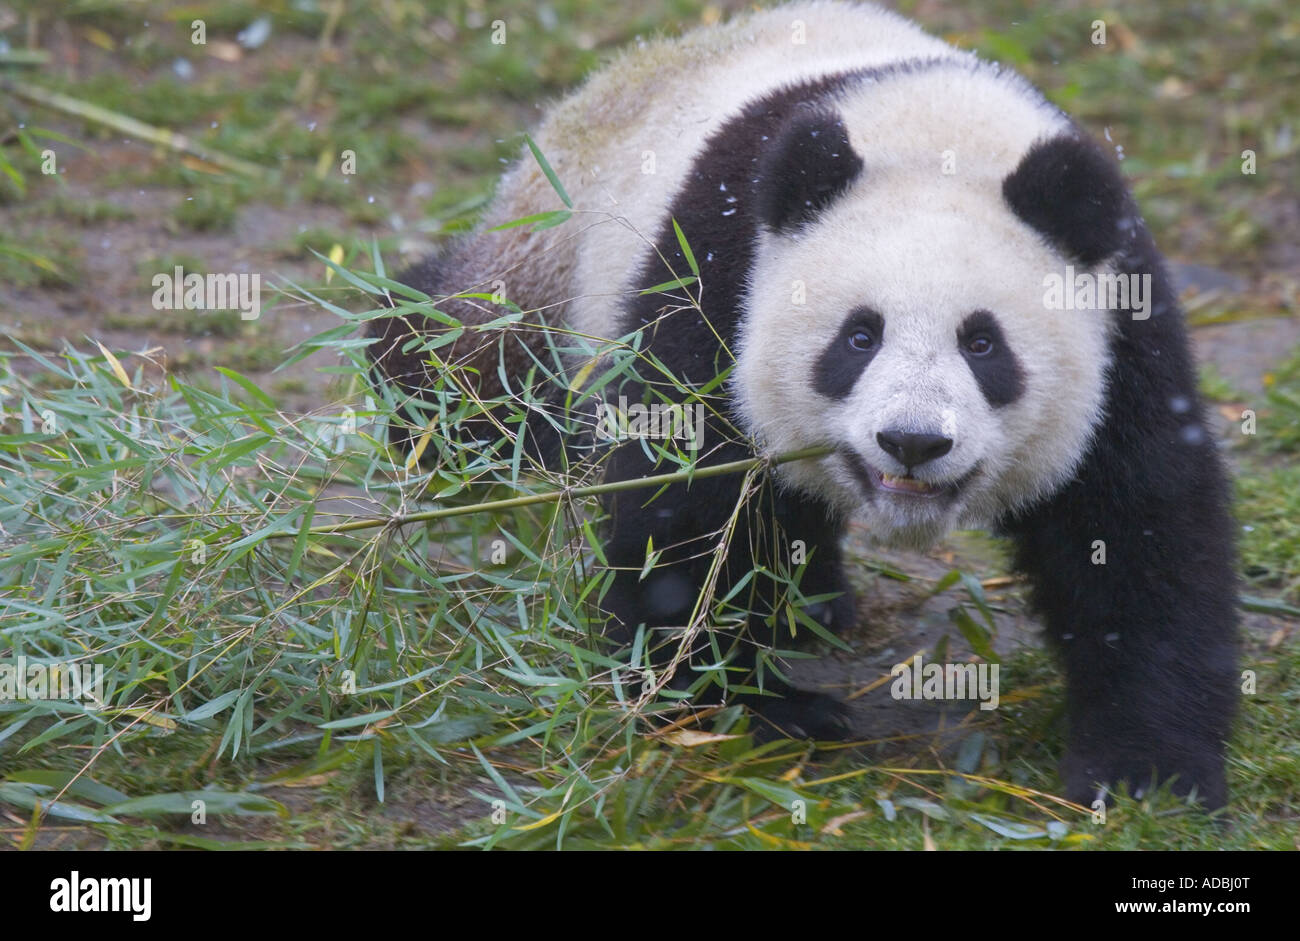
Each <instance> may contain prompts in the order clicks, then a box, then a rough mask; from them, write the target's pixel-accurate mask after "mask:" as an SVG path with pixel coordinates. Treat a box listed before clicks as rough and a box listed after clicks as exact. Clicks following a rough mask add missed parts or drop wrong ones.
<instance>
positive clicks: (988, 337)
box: [957, 310, 1025, 408]
mask: <svg viewBox="0 0 1300 941" xmlns="http://www.w3.org/2000/svg"><path fill="white" fill-rule="evenodd" d="M957 348H958V349H959V350H960V351H961V355H962V357H963V358H964V359H965V360H966V365H968V366H969V367H970V371H971V372H972V373H973V374H974V375H975V381H976V382H977V383H978V384H979V387H980V392H982V393H983V394H984V398H985V400H986V401H987V402H988V403H989V404H990V405H992V406H993V407H994V408H998V407H1000V406H1002V405H1010V404H1011V403H1012V402H1014V401H1015V400H1016V399H1018V398H1020V396H1021V395H1022V394H1024V391H1025V374H1024V371H1023V370H1021V368H1020V361H1019V360H1017V359H1016V354H1015V353H1013V352H1012V351H1011V347H1010V346H1009V345H1008V344H1007V341H1006V337H1004V336H1003V335H1002V328H1001V327H999V326H998V321H997V318H996V317H994V316H993V315H992V314H990V313H989V312H988V311H987V310H977V311H975V313H973V314H971V315H970V316H969V317H967V318H966V319H965V320H963V321H962V323H961V326H960V327H958V328H957Z"/></svg>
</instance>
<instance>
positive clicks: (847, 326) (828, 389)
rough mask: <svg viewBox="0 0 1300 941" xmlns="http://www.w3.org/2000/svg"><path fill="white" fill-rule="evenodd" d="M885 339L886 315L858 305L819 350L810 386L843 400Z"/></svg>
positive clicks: (823, 393)
mask: <svg viewBox="0 0 1300 941" xmlns="http://www.w3.org/2000/svg"><path fill="white" fill-rule="evenodd" d="M884 339H885V318H883V317H881V316H880V314H878V313H876V312H875V311H874V310H872V309H871V308H869V307H859V308H858V309H857V310H855V311H852V312H851V313H850V314H849V315H848V316H847V317H845V318H844V323H843V325H842V326H841V327H840V329H839V332H838V333H837V334H836V335H835V339H833V340H831V342H830V345H829V346H827V347H826V349H824V350H822V354H821V356H819V357H817V365H816V366H815V367H813V389H815V390H816V391H817V392H819V393H820V394H822V395H824V396H826V397H827V398H828V399H842V398H845V397H847V396H848V394H849V393H850V392H852V391H853V386H854V384H855V383H856V382H857V381H858V377H859V376H861V375H862V371H863V370H864V369H866V368H867V364H868V363H870V362H871V361H872V359H874V358H875V356H876V353H877V352H878V351H879V350H880V346H881V344H882V343H883V342H884Z"/></svg>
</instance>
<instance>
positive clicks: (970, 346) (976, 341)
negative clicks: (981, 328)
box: [966, 333, 993, 356]
mask: <svg viewBox="0 0 1300 941" xmlns="http://www.w3.org/2000/svg"><path fill="white" fill-rule="evenodd" d="M966 352H968V353H970V355H971V356H988V355H989V354H990V353H992V352H993V340H992V339H991V338H990V337H987V336H985V335H984V334H982V333H981V334H980V335H979V336H976V337H971V338H970V339H969V340H967V341H966Z"/></svg>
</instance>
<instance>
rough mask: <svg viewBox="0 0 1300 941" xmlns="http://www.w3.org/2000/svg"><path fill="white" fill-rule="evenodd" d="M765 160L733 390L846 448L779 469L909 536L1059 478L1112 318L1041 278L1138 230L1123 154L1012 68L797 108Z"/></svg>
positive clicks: (764, 430) (745, 413)
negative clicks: (1107, 152)
mask: <svg viewBox="0 0 1300 941" xmlns="http://www.w3.org/2000/svg"><path fill="white" fill-rule="evenodd" d="M899 86H901V87H899ZM918 86H919V87H918ZM759 168H760V172H759V174H758V175H757V179H756V181H755V200H756V207H757V215H758V218H759V223H760V231H759V234H758V240H757V248H756V257H755V263H754V267H753V269H752V271H751V275H750V279H749V285H748V290H747V294H746V301H745V303H746V306H745V316H744V318H743V321H742V326H741V332H740V338H739V351H738V355H737V366H736V371H735V375H734V378H733V382H734V383H735V384H736V391H737V393H738V394H737V395H736V401H737V403H738V405H739V412H740V414H741V417H742V419H743V420H744V421H745V423H746V424H747V425H748V428H749V430H750V431H751V432H752V433H754V434H755V435H756V437H758V438H759V440H760V441H761V442H763V444H764V446H765V447H766V448H767V450H769V451H770V452H771V453H780V452H785V451H789V450H795V449H799V448H804V447H813V446H819V445H821V446H827V445H829V446H830V447H833V448H834V449H835V450H834V453H833V454H832V455H831V456H829V457H827V458H825V459H822V460H819V461H800V462H795V463H792V464H789V465H784V467H783V469H782V475H783V477H784V479H785V480H786V481H787V482H788V483H789V484H792V485H794V486H797V487H799V488H801V489H804V490H808V491H812V492H815V493H818V494H819V495H821V496H822V497H823V498H825V499H827V500H828V501H830V502H831V503H832V504H834V505H836V506H837V507H839V508H840V509H841V510H843V511H845V512H851V513H855V514H857V515H858V516H859V517H862V518H864V520H865V522H866V524H867V528H868V530H869V531H870V532H871V534H872V535H873V536H874V537H876V538H878V539H881V540H884V541H888V542H894V543H898V544H904V545H913V546H924V545H927V544H929V543H930V542H932V541H933V540H934V539H936V538H938V537H939V536H941V535H942V534H943V533H944V532H946V531H947V530H949V529H951V528H953V527H956V526H969V525H988V524H990V523H992V522H995V521H996V520H997V519H999V518H1000V517H1002V516H1003V515H1005V514H1006V513H1007V512H1008V511H1011V510H1014V509H1016V508H1018V507H1021V506H1024V505H1025V504H1027V503H1030V502H1032V501H1034V500H1037V499H1039V498H1041V497H1043V496H1046V495H1048V494H1050V493H1052V492H1053V491H1055V490H1057V489H1059V488H1060V487H1061V486H1063V485H1064V484H1065V483H1066V482H1067V481H1068V480H1069V479H1070V477H1071V476H1072V475H1073V474H1074V472H1075V470H1076V469H1077V467H1078V465H1079V463H1080V461H1081V459H1082V457H1083V456H1084V454H1085V453H1086V451H1087V448H1088V445H1089V442H1090V440H1091V437H1092V435H1093V434H1094V432H1095V430H1096V427H1097V425H1098V423H1099V422H1100V421H1101V420H1102V412H1103V408H1104V400H1105V383H1106V375H1107V366H1108V362H1109V357H1110V352H1109V350H1110V332H1111V329H1112V328H1111V319H1110V317H1109V315H1108V313H1107V312H1105V311H1100V310H1057V309H1049V308H1048V307H1047V306H1045V303H1044V279H1045V277H1046V276H1047V275H1049V274H1052V273H1059V274H1061V275H1062V276H1064V274H1065V267H1066V265H1070V264H1072V265H1074V266H1075V267H1076V269H1077V270H1079V271H1100V270H1108V269H1105V268H1104V266H1105V265H1107V264H1108V263H1109V259H1110V258H1111V257H1112V256H1114V255H1115V253H1116V252H1117V251H1118V250H1119V249H1120V248H1122V247H1123V246H1122V244H1121V242H1122V240H1124V239H1126V238H1128V237H1130V235H1131V232H1130V231H1129V230H1132V229H1133V228H1134V222H1133V219H1134V215H1133V211H1132V209H1131V208H1130V207H1131V203H1130V202H1129V200H1128V197H1127V194H1126V190H1125V188H1124V186H1123V184H1122V182H1121V181H1120V178H1119V176H1118V174H1117V173H1116V171H1115V169H1114V168H1113V166H1112V165H1111V163H1110V161H1109V159H1108V158H1107V157H1106V156H1104V155H1103V154H1102V153H1101V151H1100V150H1099V149H1098V148H1096V147H1095V145H1093V144H1092V143H1091V142H1090V141H1088V140H1087V139H1086V138H1084V137H1082V136H1081V135H1080V134H1079V133H1078V132H1077V130H1076V129H1074V128H1073V127H1072V125H1070V124H1069V123H1068V122H1067V121H1066V120H1065V119H1064V118H1063V117H1062V116H1060V114H1059V113H1058V112H1056V111H1055V110H1054V109H1050V108H1049V107H1048V106H1047V105H1046V104H1045V103H1043V102H1042V100H1041V99H1039V98H1037V97H1036V96H1035V95H1033V94H1031V93H1030V92H1029V90H1028V88H1027V86H1022V85H1020V84H1016V83H1012V82H1011V81H1009V80H1008V79H1007V78H1006V73H1001V74H998V73H989V74H982V73H978V72H976V73H972V72H971V71H970V70H968V69H936V70H932V71H931V72H923V73H921V74H920V75H917V76H912V77H910V79H909V80H906V81H904V80H901V79H899V80H894V81H892V82H890V83H887V84H881V85H879V86H877V85H874V84H873V85H872V86H871V87H870V88H867V89H861V90H859V91H858V92H857V93H856V95H855V93H853V92H848V93H842V94H840V95H839V96H838V97H837V98H836V99H834V100H833V101H831V102H829V103H828V102H826V101H822V102H819V103H817V104H814V105H809V106H804V107H800V108H796V109H795V111H794V113H793V114H791V115H790V116H789V117H788V118H787V119H786V121H785V124H784V127H783V129H782V131H781V133H780V134H779V135H777V136H776V137H775V138H773V139H772V140H771V142H770V144H769V145H768V146H767V147H766V149H765V151H764V153H763V154H762V156H761V158H760V160H759ZM1126 233H1127V234H1126Z"/></svg>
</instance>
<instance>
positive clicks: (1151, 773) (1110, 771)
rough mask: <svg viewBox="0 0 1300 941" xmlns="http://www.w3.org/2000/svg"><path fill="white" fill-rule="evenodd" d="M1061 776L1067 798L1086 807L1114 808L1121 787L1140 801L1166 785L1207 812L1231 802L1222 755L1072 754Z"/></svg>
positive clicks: (1063, 767) (1175, 794) (1172, 791)
mask: <svg viewBox="0 0 1300 941" xmlns="http://www.w3.org/2000/svg"><path fill="white" fill-rule="evenodd" d="M1061 777H1062V778H1063V779H1064V781H1065V796H1066V798H1067V799H1068V800H1071V801H1073V802H1074V803H1076V804H1082V805H1083V806H1084V807H1092V806H1094V804H1095V802H1096V801H1098V800H1101V801H1104V802H1105V804H1106V805H1107V806H1110V805H1111V804H1113V803H1114V797H1115V793H1116V792H1117V791H1118V790H1119V789H1120V788H1121V787H1123V788H1125V789H1126V790H1127V791H1128V793H1129V794H1130V795H1132V796H1133V797H1134V798H1137V799H1139V800H1140V799H1141V798H1143V797H1145V796H1147V795H1149V794H1151V793H1152V792H1153V791H1154V790H1156V789H1157V788H1158V787H1160V786H1162V785H1164V784H1168V785H1169V791H1170V793H1171V794H1173V795H1174V796H1176V797H1194V798H1195V800H1196V801H1197V803H1199V804H1201V806H1203V807H1204V808H1205V809H1206V810H1217V809H1218V808H1220V807H1223V806H1224V805H1226V804H1227V802H1228V787H1227V781H1226V778H1225V775H1224V770H1223V759H1222V758H1220V757H1219V756H1218V755H1205V756H1199V757H1198V756H1183V757H1182V758H1181V759H1179V760H1172V759H1165V760H1161V758H1160V757H1159V756H1156V757H1154V758H1152V757H1146V758H1135V757H1131V756H1113V757H1109V758H1107V757H1104V756H1088V755H1083V754H1080V753H1078V752H1070V753H1068V754H1066V756H1065V759H1064V761H1062V763H1061Z"/></svg>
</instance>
